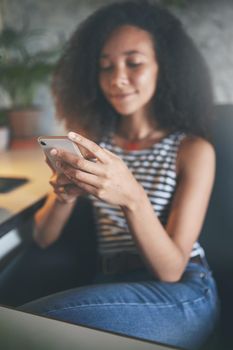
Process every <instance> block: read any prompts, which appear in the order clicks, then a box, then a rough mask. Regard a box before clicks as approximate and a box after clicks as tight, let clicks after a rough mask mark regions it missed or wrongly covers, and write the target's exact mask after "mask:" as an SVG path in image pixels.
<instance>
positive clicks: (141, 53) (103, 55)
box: [100, 50, 145, 58]
mask: <svg viewBox="0 0 233 350" xmlns="http://www.w3.org/2000/svg"><path fill="white" fill-rule="evenodd" d="M122 54H123V55H124V56H130V55H135V54H139V55H143V56H145V54H144V53H143V52H141V51H137V50H129V51H124V52H122ZM109 56H110V55H109V54H106V53H103V54H101V55H100V58H108V57H109Z"/></svg>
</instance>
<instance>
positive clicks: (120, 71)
mask: <svg viewBox="0 0 233 350" xmlns="http://www.w3.org/2000/svg"><path fill="white" fill-rule="evenodd" d="M128 83H129V77H128V74H127V71H126V70H125V68H123V67H115V69H114V70H113V72H112V76H111V86H113V87H114V86H115V87H123V86H125V85H127V84H128Z"/></svg>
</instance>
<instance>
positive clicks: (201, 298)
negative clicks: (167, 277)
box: [19, 262, 218, 349]
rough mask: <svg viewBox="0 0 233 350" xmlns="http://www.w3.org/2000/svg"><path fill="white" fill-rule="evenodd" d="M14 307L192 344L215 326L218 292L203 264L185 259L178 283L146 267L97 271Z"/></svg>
mask: <svg viewBox="0 0 233 350" xmlns="http://www.w3.org/2000/svg"><path fill="white" fill-rule="evenodd" d="M19 309H20V310H22V311H26V312H32V313H36V314H40V315H43V316H48V317H52V318H55V319H58V320H63V321H68V322H71V323H75V324H79V325H86V326H90V327H94V328H98V329H102V330H108V331H112V332H116V333H121V334H125V335H128V336H134V337H139V338H144V339H147V340H152V341H158V342H161V343H166V344H170V345H173V346H178V347H183V348H185V349H196V348H198V347H199V346H200V345H201V344H202V343H203V341H204V340H205V339H206V337H207V336H208V335H209V334H210V332H211V331H212V330H213V328H214V325H215V322H216V319H217V316H218V297H217V292H216V286H215V282H214V279H213V278H212V275H211V272H210V270H209V268H208V266H207V265H206V264H205V263H204V264H202V265H201V264H198V263H193V262H190V263H189V264H188V265H187V268H186V270H185V272H184V274H183V276H182V279H181V280H180V281H179V282H177V283H167V282H160V281H158V280H156V279H154V278H153V277H152V276H151V274H150V273H149V272H148V271H146V270H145V269H142V270H138V271H136V272H132V273H128V274H122V275H116V276H108V275H105V276H102V275H97V276H96V279H95V281H94V284H92V285H88V286H84V287H79V288H74V289H71V290H68V291H65V292H61V293H57V294H53V295H51V296H48V297H45V298H41V299H39V300H37V301H34V302H30V303H27V304H25V305H23V306H21V307H20V308H19Z"/></svg>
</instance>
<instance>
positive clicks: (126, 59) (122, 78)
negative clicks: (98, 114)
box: [99, 25, 158, 116]
mask: <svg viewBox="0 0 233 350" xmlns="http://www.w3.org/2000/svg"><path fill="white" fill-rule="evenodd" d="M157 76H158V64H157V61H156V57H155V50H154V46H153V41H152V39H151V36H150V34H149V33H148V32H147V31H145V30H142V29H140V28H138V27H134V26H130V25H125V26H121V27H119V28H118V29H116V30H115V31H114V32H113V33H112V34H111V36H110V37H109V39H108V40H107V41H106V43H105V45H104V47H103V49H102V51H101V55H100V62H99V84H100V88H101V90H102V92H103V94H104V96H105V98H106V99H107V101H108V102H109V103H110V104H111V105H112V107H113V108H114V109H115V110H116V111H117V112H118V113H120V114H121V115H134V114H135V113H138V112H141V113H142V114H143V116H147V115H148V114H149V111H150V106H151V103H150V102H151V99H152V97H153V96H154V94H155V91H156V85H157Z"/></svg>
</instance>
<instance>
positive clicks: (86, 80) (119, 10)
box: [52, 0, 213, 139]
mask: <svg viewBox="0 0 233 350" xmlns="http://www.w3.org/2000/svg"><path fill="white" fill-rule="evenodd" d="M123 25H132V26H136V27H138V28H140V29H143V30H145V31H147V32H148V33H149V34H150V35H151V37H152V40H153V41H154V48H155V52H156V57H157V61H158V65H159V75H158V82H157V90H156V94H155V96H154V101H153V107H154V117H155V119H156V121H157V123H158V124H159V126H160V127H161V128H162V129H163V128H164V129H167V130H170V131H176V130H180V131H184V132H186V133H187V134H192V135H198V136H202V137H205V138H207V135H208V130H209V123H210V120H211V117H212V114H213V94H212V86H211V82H210V77H209V72H208V69H207V66H206V63H205V61H204V59H203V57H202V56H201V54H200V52H199V50H198V49H197V48H196V46H195V44H194V43H193V41H192V39H191V38H190V37H189V36H188V35H187V34H186V32H185V30H184V28H183V26H182V24H181V22H180V21H179V20H178V19H177V18H176V17H175V16H174V15H173V14H171V13H170V12H169V11H168V10H167V9H165V8H163V7H161V6H160V5H158V4H156V3H153V2H151V1H138V0H136V1H135V0H131V1H123V2H116V3H111V4H109V5H106V6H103V7H101V8H100V9H98V10H96V11H95V12H94V13H93V14H92V15H90V16H89V17H88V18H87V19H86V20H84V21H83V22H82V23H81V24H80V25H79V26H78V28H77V29H76V31H75V32H74V33H73V35H72V36H71V38H70V40H69V42H68V43H67V46H66V48H65V51H64V54H63V56H62V57H61V59H60V60H59V62H58V65H57V69H56V71H55V74H54V79H53V83H52V90H53V93H54V97H55V103H56V106H57V112H58V118H60V119H61V120H64V121H65V122H66V126H67V127H69V128H73V129H74V128H77V130H80V129H81V130H84V131H85V132H86V134H89V135H92V137H95V138H96V139H98V138H99V137H102V136H103V135H105V134H106V133H108V132H109V131H110V130H113V128H114V127H115V125H116V122H117V121H118V120H119V119H120V115H118V114H117V113H116V111H114V110H113V108H112V107H111V106H110V105H109V103H108V102H107V101H106V100H105V98H104V96H103V94H102V92H101V90H100V87H99V81H98V75H99V57H100V52H101V49H102V47H103V45H104V44H105V42H106V40H107V39H108V38H109V36H110V35H111V33H112V32H113V31H114V30H115V29H116V28H118V27H120V26H123Z"/></svg>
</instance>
